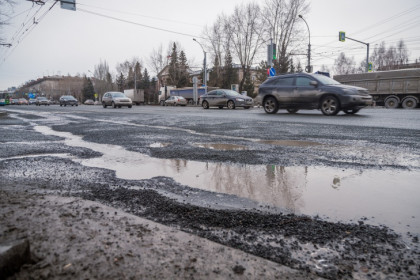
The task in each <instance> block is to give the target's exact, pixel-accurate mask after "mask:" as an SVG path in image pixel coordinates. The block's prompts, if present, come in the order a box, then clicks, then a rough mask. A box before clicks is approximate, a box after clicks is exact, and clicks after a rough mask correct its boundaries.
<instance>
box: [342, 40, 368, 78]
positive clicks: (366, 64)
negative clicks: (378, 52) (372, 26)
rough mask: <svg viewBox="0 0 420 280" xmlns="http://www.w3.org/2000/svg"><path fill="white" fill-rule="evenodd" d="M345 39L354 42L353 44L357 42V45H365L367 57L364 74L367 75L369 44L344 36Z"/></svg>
mask: <svg viewBox="0 0 420 280" xmlns="http://www.w3.org/2000/svg"><path fill="white" fill-rule="evenodd" d="M345 38H346V39H349V40H352V41H355V42H358V43H360V44H364V45H366V46H367V55H366V73H367V72H369V43H365V42H362V41H359V40H356V39H352V38H350V37H347V36H345Z"/></svg>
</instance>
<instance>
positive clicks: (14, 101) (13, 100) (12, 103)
mask: <svg viewBox="0 0 420 280" xmlns="http://www.w3.org/2000/svg"><path fill="white" fill-rule="evenodd" d="M18 104H19V99H16V98H13V99H10V105H18Z"/></svg>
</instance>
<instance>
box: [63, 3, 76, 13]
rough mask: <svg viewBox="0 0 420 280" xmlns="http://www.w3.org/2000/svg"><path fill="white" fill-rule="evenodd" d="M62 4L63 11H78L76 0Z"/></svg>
mask: <svg viewBox="0 0 420 280" xmlns="http://www.w3.org/2000/svg"><path fill="white" fill-rule="evenodd" d="M60 4H61V8H62V9H66V10H72V11H76V0H62V1H60Z"/></svg>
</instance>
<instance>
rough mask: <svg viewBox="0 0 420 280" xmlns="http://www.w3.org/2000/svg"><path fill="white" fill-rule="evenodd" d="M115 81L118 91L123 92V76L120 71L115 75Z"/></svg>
mask: <svg viewBox="0 0 420 280" xmlns="http://www.w3.org/2000/svg"><path fill="white" fill-rule="evenodd" d="M116 83H117V89H118V91H121V92H124V86H125V78H124V75H123V73H122V72H120V76H118V77H117V79H116Z"/></svg>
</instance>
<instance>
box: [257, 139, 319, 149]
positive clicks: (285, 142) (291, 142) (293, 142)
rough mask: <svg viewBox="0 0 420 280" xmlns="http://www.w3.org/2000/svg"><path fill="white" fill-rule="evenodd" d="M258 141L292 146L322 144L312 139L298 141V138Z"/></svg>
mask: <svg viewBox="0 0 420 280" xmlns="http://www.w3.org/2000/svg"><path fill="white" fill-rule="evenodd" d="M258 142H259V143H263V144H269V145H278V146H292V147H308V146H319V145H322V144H321V143H318V142H313V141H300V140H260V141H258Z"/></svg>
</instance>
